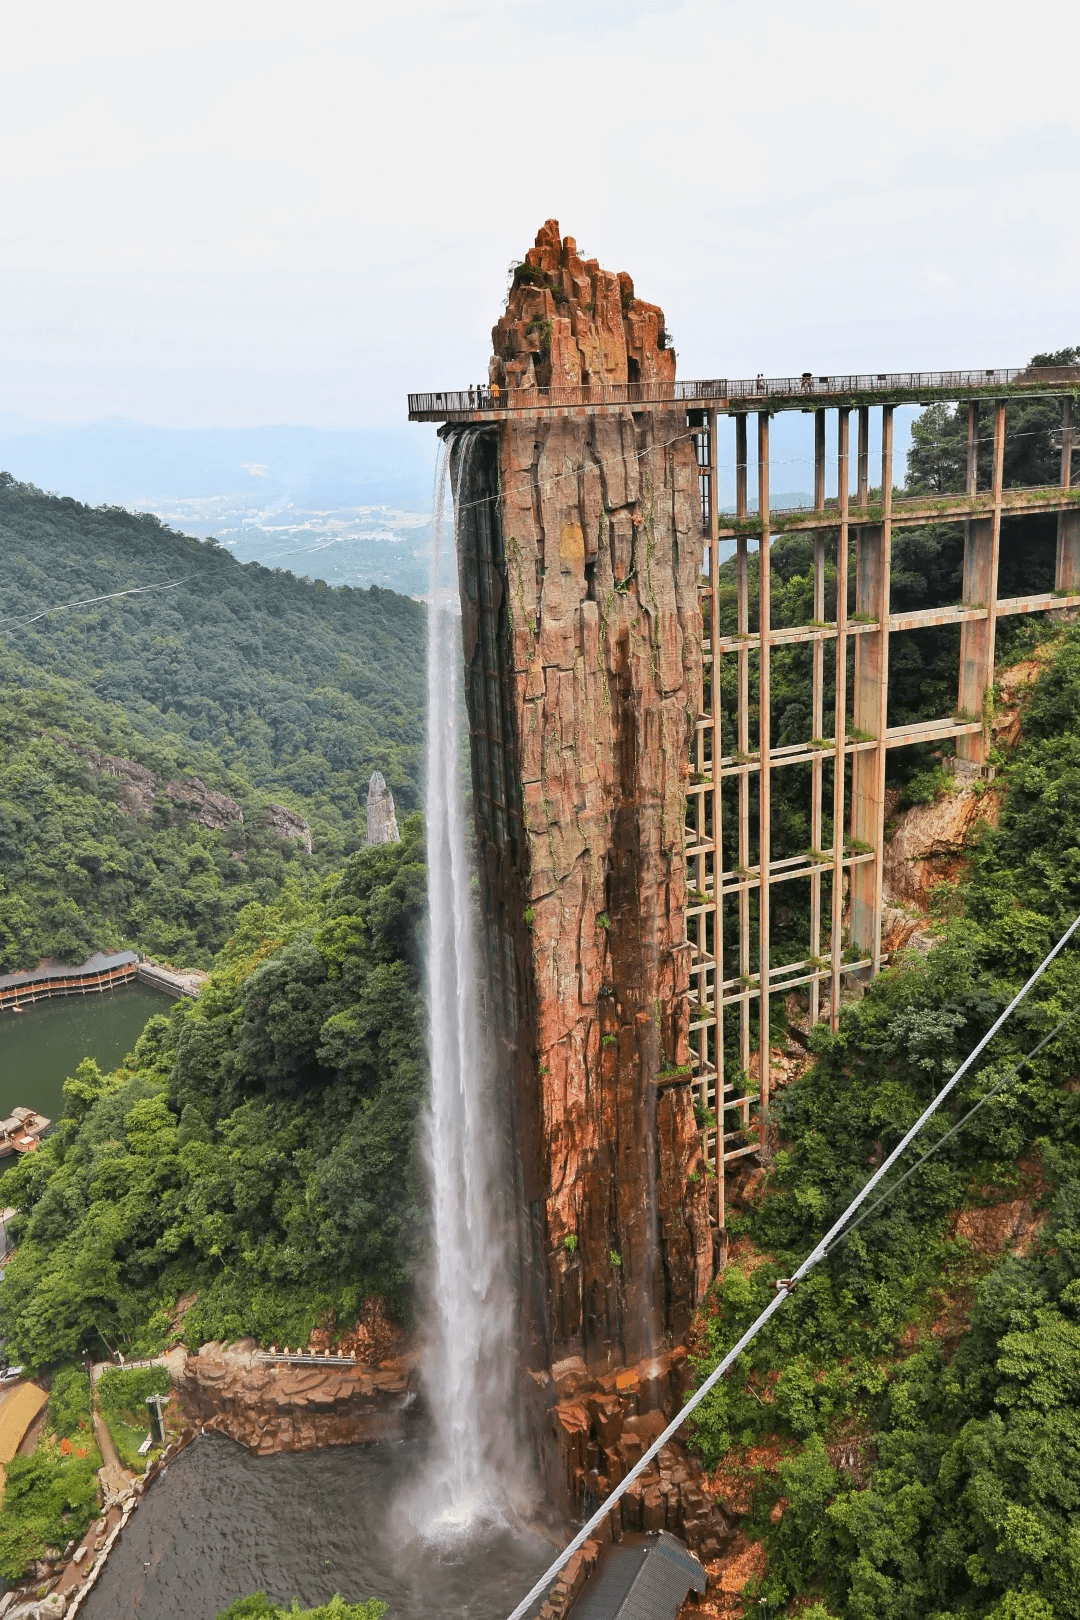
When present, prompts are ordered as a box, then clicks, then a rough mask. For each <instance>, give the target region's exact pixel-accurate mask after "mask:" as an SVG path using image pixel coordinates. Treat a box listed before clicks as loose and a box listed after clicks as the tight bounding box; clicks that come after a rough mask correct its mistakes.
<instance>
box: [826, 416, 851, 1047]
mask: <svg viewBox="0 0 1080 1620" xmlns="http://www.w3.org/2000/svg"><path fill="white" fill-rule="evenodd" d="M836 414H837V424H836V474H837V490H838V492H839V506H840V512H839V516H840V533H839V536H838V539H837V546H836V709H835V718H834V721H833V725H834V746H835V752H834V755H833V759H834V765H833V860H832V931H831V939H830V945H829V955H830V967H831V970H832V985H831V1001H830V1007H829V1024H830V1026H831V1027H832V1028H833V1029H835V1028H836V1026H837V1023H838V1022H839V1018H840V958H841V955H842V953H843V945H844V938H843V920H844V823H845V815H844V764H845V753H844V750H845V747H846V743H847V618H848V482H849V479H850V477H851V472H850V468H849V466H848V429H849V421H848V416H849V413H848V411H847V410H846V409H844V408H843V407H842V408H841V409H840V410H839V411H837V413H836Z"/></svg>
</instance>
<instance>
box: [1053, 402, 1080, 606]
mask: <svg viewBox="0 0 1080 1620" xmlns="http://www.w3.org/2000/svg"><path fill="white" fill-rule="evenodd" d="M1061 429H1062V431H1061V487H1062V489H1071V488H1072V452H1073V411H1072V400H1071V399H1066V401H1065V408H1064V417H1063V419H1062V424H1061ZM1054 589H1055V590H1056V591H1080V508H1077V509H1075V510H1073V511H1071V512H1059V513H1058V531H1057V562H1056V564H1055V567H1054Z"/></svg>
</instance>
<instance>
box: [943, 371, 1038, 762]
mask: <svg viewBox="0 0 1080 1620" xmlns="http://www.w3.org/2000/svg"><path fill="white" fill-rule="evenodd" d="M969 443H970V430H969ZM1004 462H1005V401H1004V400H1003V399H999V400H996V401H995V403H994V461H993V472H992V477H991V495H992V499H993V503H994V504H993V511H992V513H991V515H990V516H989V517H986V518H972V519H971V520H970V521H969V522H968V523H967V524H966V525H965V532H964V598H963V599H964V603H965V605H966V606H968V607H981V608H985V609H986V617H985V618H984V619H968V620H965V622H964V623H963V624H962V625H961V626H960V689H959V694H958V697H957V708H958V710H959V712H960V714H961V715H963V716H965V717H966V718H967V719H969V720H981V719H982V718H983V715H984V707H985V703H986V694H987V692H988V691H989V689H990V687H992V686H993V684H994V639H995V631H996V628H997V578H998V555H999V552H1000V549H1001V488H1002V475H1003V471H1004ZM968 464H969V477H970V464H971V455H970V452H969V457H968ZM1059 549H1060V547H1059ZM988 746H989V729H988V727H984V729H983V730H982V731H981V732H975V733H973V734H969V735H968V736H965V737H958V738H957V739H956V759H957V767H958V770H959V772H960V773H961V774H963V775H970V774H973V773H975V772H977V771H978V770H979V768H980V767H981V766H982V765H983V764H984V763H985V761H986V754H987V749H988Z"/></svg>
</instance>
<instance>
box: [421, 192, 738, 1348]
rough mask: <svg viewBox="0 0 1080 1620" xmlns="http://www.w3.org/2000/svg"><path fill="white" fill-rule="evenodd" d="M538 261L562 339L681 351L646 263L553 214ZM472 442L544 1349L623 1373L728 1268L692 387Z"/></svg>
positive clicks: (469, 541) (472, 589)
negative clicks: (688, 813) (693, 794)
mask: <svg viewBox="0 0 1080 1620" xmlns="http://www.w3.org/2000/svg"><path fill="white" fill-rule="evenodd" d="M556 250H557V251H556ZM534 260H535V264H534ZM556 261H557V262H556ZM526 265H527V267H528V268H529V269H530V271H531V270H533V269H535V271H536V273H537V275H542V276H545V277H549V278H551V277H555V276H556V275H558V276H560V277H561V278H562V280H561V283H560V285H561V294H562V296H561V299H560V300H556V295H555V292H554V291H552V289H551V287H550V286H547V287H546V290H545V297H547V296H548V295H549V294H550V297H551V299H552V300H553V301H555V302H557V303H558V308H559V309H561V310H562V311H563V312H564V313H563V314H561V315H551V316H550V320H551V326H552V334H551V351H550V352H551V354H553V355H554V354H556V353H557V352H560V351H559V349H558V345H559V344H560V343H562V342H563V339H564V338H565V340H566V342H569V341H570V338H573V339H574V342H575V343H578V344H579V349H580V352H581V353H584V352H585V349H586V348H587V346H588V343H589V342H592V338H590V337H589V333H590V331H594V330H595V332H599V331H601V330H602V331H604V332H607V333H608V337H609V338H610V343H609V344H608V346H607V347H606V348H605V347H604V345H603V344H600V352H601V364H602V367H605V368H607V369H606V371H605V375H610V376H611V377H613V378H614V377H617V376H621V375H622V374H623V370H624V368H626V367H628V366H629V361H630V359H631V358H633V357H634V355H633V354H632V353H631V349H632V348H633V347H634V345H636V350H635V353H636V356H637V359H636V364H637V367H638V371H639V373H641V374H644V373H646V372H649V373H650V374H651V375H666V376H673V375H674V357H673V356H672V354H671V351H670V350H669V349H666V348H661V347H660V346H659V344H660V336H661V333H662V331H663V325H662V315H661V314H660V312H659V311H658V310H655V309H654V306H651V305H643V306H640V310H639V309H638V306H637V304H636V300H634V299H633V296H632V289H630V288H629V278H620V277H607V278H605V276H604V274H603V273H602V272H600V271H599V270H598V269H597V268H595V267H593V268H590V265H591V261H590V262H589V264H586V265H585V266H583V267H582V268H583V271H584V270H587V271H588V274H587V275H586V274H579V265H580V261H579V259H578V257H577V255H576V250H575V248H574V245H573V242H572V241H571V240H570V239H569V238H568V239H567V240H566V241H565V242H563V243H562V244H559V243H558V230H557V226H555V225H554V223H553V222H549V223H548V225H546V226H545V227H544V229H543V230H542V231H541V232H540V235H539V236H538V238H537V248H536V250H534V252H533V253H531V254H530V256H529V258H528V259H527V261H526ZM538 286H539V284H538V283H537V282H535V281H531V282H527V283H524V284H521V283H519V284H518V285H517V286H515V288H514V290H513V292H512V294H511V299H510V308H509V310H508V314H507V317H505V318H504V321H503V322H500V325H499V327H497V328H496V335H497V340H500V341H502V342H503V344H504V347H505V349H506V351H507V353H509V352H510V350H512V349H513V348H514V345H515V344H517V343H519V342H531V341H532V336H530V334H533V335H535V332H536V331H537V330H538V329H537V328H536V327H535V326H533V325H532V321H533V317H532V316H530V315H529V310H530V309H531V307H532V306H531V303H530V302H529V298H531V296H532V294H533V293H534V292H536V291H537V288H538ZM526 288H528V290H529V291H528V297H527V296H526V290H525V289H526ZM616 288H621V289H622V291H621V292H620V293H619V294H618V296H616V292H615V291H614V290H613V289H616ZM605 289H606V291H605ZM628 289H629V291H628ZM541 290H544V289H541ZM624 295H626V296H624ZM605 299H606V300H607V302H606V303H605ZM544 308H545V309H547V304H546V303H545V304H544ZM616 308H618V310H619V312H620V314H619V323H616V322H615V312H616ZM605 312H606V313H605ZM639 316H640V319H639ZM527 317H528V318H527ZM609 317H610V319H609ZM548 318H549V317H548V316H546V315H545V317H544V319H545V320H547V319H548ZM557 320H558V321H564V322H568V326H567V327H566V330H565V331H563V330H562V328H560V327H557V325H556V321H557ZM590 322H592V323H593V324H592V326H591V327H590V326H589V323H590ZM597 323H599V325H598V324H597ZM605 323H607V324H606V325H605ZM620 323H621V324H620ZM560 332H561V333H562V335H561V336H559V335H558V334H559V333H560ZM500 333H501V334H502V337H501V339H499V334H500ZM567 334H569V336H567ZM665 341H666V339H665ZM596 342H597V343H598V344H599V343H600V337H599V336H597V337H596ZM605 342H607V339H605ZM530 352H533V351H530ZM589 352H590V354H591V353H592V351H589ZM603 356H607V358H603ZM496 358H497V365H496V368H495V369H496V373H497V374H499V375H504V376H509V372H508V371H507V370H506V367H507V366H509V364H510V360H509V359H506V358H500V357H499V356H497V357H496ZM596 363H597V362H596V361H595V360H594V361H593V362H592V364H593V365H595V364H596ZM567 365H568V366H569V361H567ZM582 365H584V362H582ZM499 366H502V367H503V371H502V372H499V370H498V368H499ZM584 369H585V370H588V371H590V375H591V374H592V369H591V366H587V367H585V368H584ZM451 465H452V472H453V478H454V488H455V495H456V500H457V507H458V514H459V515H458V536H459V557H460V564H461V596H462V608H463V637H464V652H465V663H466V670H467V688H466V690H467V699H468V706H469V715H470V728H471V732H472V748H473V783H474V790H475V800H476V811H477V831H478V840H479V852H480V865H481V875H482V883H483V889H484V904H485V909H486V920H487V928H486V936H487V939H488V943H489V947H490V968H491V983H492V1007H493V1013H494V1018H495V1021H496V1024H497V1026H498V1029H499V1032H500V1034H501V1036H502V1041H501V1051H502V1059H503V1068H504V1073H505V1075H506V1077H507V1079H508V1081H509V1082H510V1084H509V1088H508V1090H509V1096H510V1114H511V1120H510V1129H511V1133H512V1136H513V1142H514V1149H515V1162H516V1168H517V1176H518V1189H517V1190H518V1207H519V1210H520V1211H521V1249H522V1254H523V1259H524V1266H523V1283H524V1294H525V1301H526V1317H527V1322H528V1326H529V1335H530V1336H529V1342H528V1344H527V1346H526V1355H527V1359H528V1361H529V1362H530V1364H531V1365H532V1366H533V1367H534V1368H546V1367H548V1366H550V1365H551V1364H552V1363H557V1362H560V1361H562V1360H565V1359H566V1358H567V1357H572V1356H580V1357H581V1358H582V1360H583V1361H584V1363H585V1364H586V1366H587V1367H588V1368H590V1369H601V1370H602V1369H604V1368H608V1367H614V1366H617V1365H621V1364H625V1363H627V1362H636V1361H638V1360H640V1359H641V1358H643V1357H645V1356H647V1355H650V1354H651V1353H653V1351H654V1350H655V1349H657V1348H659V1347H660V1345H661V1344H662V1342H663V1341H664V1340H665V1339H666V1340H667V1342H668V1343H673V1342H676V1341H677V1340H678V1339H680V1338H682V1337H683V1335H684V1334H685V1331H686V1328H687V1326H688V1323H689V1318H690V1313H691V1311H692V1309H693V1306H694V1305H695V1303H696V1302H697V1300H698V1299H699V1298H700V1297H701V1294H702V1292H703V1291H704V1289H705V1287H706V1286H707V1284H708V1282H709V1281H710V1279H711V1277H712V1274H713V1239H712V1234H711V1229H710V1223H709V1215H708V1208H707V1191H706V1189H707V1178H706V1175H705V1173H704V1166H703V1164H702V1162H701V1152H700V1143H699V1136H698V1130H697V1126H696V1123H695V1118H694V1109H693V1100H692V1095H691V1091H690V1087H689V1066H688V1065H689V1059H688V1050H687V992H688V969H687V947H686V944H685V929H684V920H683V906H684V902H685V884H686V879H685V869H684V860H683V854H682V848H683V822H684V815H685V790H686V780H687V775H688V768H689V765H688V762H689V753H690V742H691V738H692V735H693V730H694V725H695V720H696V714H697V704H698V693H699V688H700V678H701V616H700V609H699V604H698V580H699V575H700V569H701V556H702V537H701V523H700V515H699V506H698V504H697V503H698V483H697V468H696V463H695V458H694V452H693V447H692V441H691V438H690V436H689V433H688V430H687V425H686V417H685V413H684V412H680V411H678V410H676V409H674V408H671V409H665V408H660V409H655V410H652V411H650V412H648V413H644V412H640V413H636V414H635V413H633V412H632V411H630V410H629V409H627V410H626V411H625V412H623V413H622V414H596V415H590V414H580V415H572V416H565V417H561V418H555V419H541V418H539V417H534V416H528V417H517V418H511V419H510V420H507V421H504V422H500V423H499V424H497V425H493V427H492V428H491V429H486V428H483V429H467V430H464V431H459V432H458V433H457V434H456V436H455V437H454V440H453V446H452V462H451Z"/></svg>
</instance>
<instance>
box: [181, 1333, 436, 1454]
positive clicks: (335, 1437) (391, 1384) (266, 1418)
mask: <svg viewBox="0 0 1080 1620" xmlns="http://www.w3.org/2000/svg"><path fill="white" fill-rule="evenodd" d="M170 1371H171V1374H172V1378H173V1384H174V1386H175V1388H176V1390H177V1393H178V1395H179V1397H180V1400H181V1403H182V1405H183V1408H184V1411H185V1413H186V1414H187V1415H188V1417H189V1418H190V1420H191V1421H192V1422H193V1423H194V1424H195V1426H196V1427H198V1428H200V1429H204V1430H213V1431H215V1432H217V1433H219V1434H227V1435H228V1436H229V1438H230V1439H232V1440H237V1441H239V1443H240V1444H241V1445H243V1446H248V1447H249V1448H250V1450H252V1451H254V1452H258V1453H259V1454H260V1455H263V1454H265V1453H268V1452H275V1451H310V1450H313V1449H314V1448H315V1447H316V1446H348V1445H355V1444H358V1443H363V1442H368V1441H374V1440H390V1439H394V1438H395V1437H396V1436H397V1435H399V1434H400V1433H401V1431H402V1427H403V1424H404V1423H405V1421H406V1419H407V1417H408V1414H409V1413H410V1412H411V1410H412V1409H413V1407H414V1405H415V1401H416V1377H415V1370H414V1368H413V1366H412V1364H411V1362H410V1361H409V1360H408V1359H407V1358H406V1357H397V1358H394V1359H390V1360H386V1361H383V1362H381V1363H379V1364H378V1365H376V1366H360V1365H357V1366H352V1367H350V1366H341V1367H335V1366H328V1367H325V1368H323V1367H315V1366H290V1365H282V1364H280V1363H274V1362H268V1361H267V1360H266V1359H265V1358H264V1357H262V1356H261V1355H260V1353H259V1352H258V1350H257V1348H256V1345H255V1342H254V1340H252V1339H241V1340H240V1341H239V1342H238V1343H236V1344H230V1345H224V1344H204V1345H203V1346H202V1348H201V1349H200V1351H199V1353H198V1355H185V1354H184V1352H183V1351H179V1352H173V1354H172V1355H171V1356H170Z"/></svg>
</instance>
